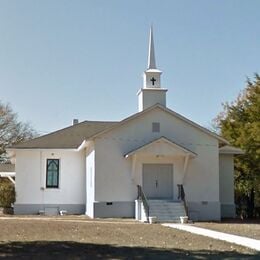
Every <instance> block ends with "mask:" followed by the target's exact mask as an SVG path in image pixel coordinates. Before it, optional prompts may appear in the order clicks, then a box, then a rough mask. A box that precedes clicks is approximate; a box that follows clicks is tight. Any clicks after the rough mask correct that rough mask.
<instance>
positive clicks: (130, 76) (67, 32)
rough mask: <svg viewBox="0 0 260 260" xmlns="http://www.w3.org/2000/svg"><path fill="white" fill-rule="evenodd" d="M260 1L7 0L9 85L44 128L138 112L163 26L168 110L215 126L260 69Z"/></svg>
mask: <svg viewBox="0 0 260 260" xmlns="http://www.w3.org/2000/svg"><path fill="white" fill-rule="evenodd" d="M259 10H260V1H257V0H256V1H253V0H251V1H239V0H225V1H221V0H218V1H217V0H215V1H209V0H204V1H201V0H196V1H193V0H190V1H188V0H186V1H185V0H184V1H173V0H168V1H167V0H164V1H154V0H150V1H140V0H131V1H123V0H117V1H115V0H102V1H101V0H95V1H86V0H84V1H83V0H82V1H80V0H74V1H66V0H55V1H53V0H45V1H39V0H30V1H29V0H23V1H20V0H12V1H10V0H1V1H0V39H1V41H0V91H1V97H0V100H2V101H3V102H5V103H10V104H11V106H12V107H13V109H14V110H15V111H16V112H17V113H18V114H19V119H20V120H22V121H25V122H30V123H31V124H32V126H33V127H34V128H35V129H36V130H37V131H38V132H40V133H46V132H50V131H52V130H56V129H59V128H62V127H65V126H68V125H70V124H71V121H72V119H73V118H78V119H79V120H80V121H83V120H121V119H123V118H124V117H126V116H129V115H130V114H133V113H135V112H137V96H136V93H137V91H138V89H139V88H140V87H141V86H142V73H143V71H144V70H145V69H146V66H147V51H148V32H149V26H150V24H151V23H153V26H154V40H155V52H156V60H157V66H158V68H160V69H161V70H162V71H163V75H162V86H163V87H165V88H168V89H169V90H168V94H167V104H168V107H169V108H171V109H173V110H175V111H176V112H178V113H180V114H182V115H184V116H186V117H188V118H189V119H191V120H193V121H195V122H197V123H199V124H201V125H203V126H209V125H210V122H211V120H212V119H213V118H214V117H215V116H216V115H217V113H219V112H220V111H221V110H222V107H221V103H222V102H225V101H231V100H233V99H235V97H236V96H237V95H238V93H239V91H240V90H241V89H243V88H244V86H245V81H246V77H247V76H249V77H251V78H252V77H253V75H254V73H255V72H260V15H259Z"/></svg>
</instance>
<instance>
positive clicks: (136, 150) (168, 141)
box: [124, 136, 197, 158]
mask: <svg viewBox="0 0 260 260" xmlns="http://www.w3.org/2000/svg"><path fill="white" fill-rule="evenodd" d="M159 142H164V143H166V144H168V145H170V146H172V147H174V148H177V149H178V150H180V151H182V152H183V153H185V154H189V155H191V156H192V157H195V156H197V154H196V153H194V152H192V151H191V150H189V149H187V148H186V147H184V146H182V145H180V144H177V143H176V142H174V141H172V140H170V139H168V138H166V137H165V136H161V137H159V138H157V139H155V140H153V141H150V142H148V143H146V144H143V145H141V146H139V147H137V148H135V149H134V150H131V151H129V152H128V153H126V154H125V155H124V157H125V158H128V157H129V156H131V155H134V154H136V153H137V152H140V151H142V150H145V149H146V148H148V147H150V146H152V145H153V144H155V143H159Z"/></svg>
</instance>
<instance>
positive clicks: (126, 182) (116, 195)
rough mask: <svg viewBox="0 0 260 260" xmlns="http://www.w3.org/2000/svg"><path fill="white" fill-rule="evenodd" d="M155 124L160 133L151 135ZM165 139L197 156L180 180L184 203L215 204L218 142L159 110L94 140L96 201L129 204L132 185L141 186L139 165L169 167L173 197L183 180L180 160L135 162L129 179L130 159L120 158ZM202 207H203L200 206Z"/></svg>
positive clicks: (217, 186) (134, 187) (165, 159)
mask: <svg viewBox="0 0 260 260" xmlns="http://www.w3.org/2000/svg"><path fill="white" fill-rule="evenodd" d="M153 122H159V123H160V126H161V127H160V128H161V131H160V133H152V123H153ZM160 136H165V137H167V138H169V139H171V140H173V141H175V142H177V143H178V144H180V145H182V146H184V147H186V148H188V149H190V150H192V151H193V152H195V153H197V155H198V156H197V157H196V158H195V159H194V160H191V161H190V163H189V166H188V169H187V175H186V178H185V179H184V185H185V186H184V187H185V192H186V197H187V200H190V201H194V202H199V203H201V202H203V203H204V202H205V201H208V202H210V201H212V202H219V161H218V140H216V139H215V138H213V137H211V136H209V135H208V134H206V133H203V132H202V131H200V130H198V129H197V128H195V127H193V126H191V125H189V124H187V123H186V122H184V121H182V120H180V119H178V118H176V117H173V116H172V115H170V114H169V113H166V112H164V111H162V110H160V109H156V110H152V111H150V112H148V113H147V114H144V115H143V116H142V117H140V118H137V119H135V120H132V121H130V122H128V123H126V124H125V125H122V126H121V127H119V128H116V129H114V130H113V131H110V132H108V133H106V134H104V135H103V136H102V137H100V138H97V139H96V140H95V151H96V160H97V162H98V164H97V165H96V176H95V178H96V190H95V200H96V201H119V200H122V201H123V200H124V201H133V200H134V199H136V194H137V193H136V184H142V183H141V173H142V171H141V169H142V166H141V165H142V163H148V162H154V163H162V162H165V163H173V164H174V189H175V190H174V194H175V196H176V194H177V191H176V189H177V187H176V185H177V184H178V183H181V181H182V180H183V172H182V169H183V167H182V165H183V163H184V159H183V158H177V157H176V158H160V159H155V158H141V157H139V158H137V161H136V173H137V176H136V178H135V179H134V180H133V178H132V167H133V165H132V159H125V158H124V157H123V155H124V154H126V153H128V152H129V151H131V150H134V149H136V148H137V147H139V146H140V145H142V144H145V143H148V142H149V141H151V140H154V139H156V138H158V137H160ZM203 205H205V203H204V204H203Z"/></svg>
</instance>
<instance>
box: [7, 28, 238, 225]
mask: <svg viewBox="0 0 260 260" xmlns="http://www.w3.org/2000/svg"><path fill="white" fill-rule="evenodd" d="M161 74H162V72H161V71H160V70H159V69H157V67H156V62H155V53H154V42H153V33H152V29H151V31H150V38H149V52H148V68H147V70H146V71H145V72H144V81H143V87H142V88H141V89H140V90H139V91H138V93H137V96H138V112H137V113H136V114H133V115H131V116H129V117H127V118H125V119H124V120H122V121H119V122H102V121H84V122H80V123H79V122H77V120H75V121H74V124H73V125H72V126H69V127H67V128H64V129H61V130H58V131H55V132H52V133H50V134H47V135H44V136H40V137H38V138H35V139H33V140H30V141H27V142H24V143H20V144H18V145H15V146H12V147H10V148H9V150H8V151H9V153H10V154H12V156H13V157H14V158H15V172H16V178H15V189H16V195H17V197H16V202H15V205H14V212H15V214H39V213H45V214H58V213H59V212H61V211H66V212H67V213H68V214H86V215H88V216H89V217H91V218H99V217H130V218H134V217H135V218H136V219H139V220H147V219H148V217H157V219H158V220H159V221H176V220H178V219H179V217H180V216H183V215H188V216H189V218H190V219H193V220H220V219H221V217H234V216H235V205H234V180H233V179H234V177H233V168H234V167H233V156H234V154H239V153H241V150H239V149H237V148H234V147H231V146H229V143H228V142H227V141H226V140H225V139H223V138H222V137H220V136H218V135H217V134H215V133H213V132H211V131H209V130H208V129H206V128H204V127H202V126H200V125H198V124H196V123H194V122H192V121H191V120H189V119H187V118H185V117H184V116H182V115H180V114H178V113H176V112H175V111H172V110H171V109H169V108H168V107H167V106H166V93H167V89H165V88H162V87H161V83H160V78H161Z"/></svg>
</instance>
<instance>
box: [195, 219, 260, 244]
mask: <svg viewBox="0 0 260 260" xmlns="http://www.w3.org/2000/svg"><path fill="white" fill-rule="evenodd" d="M195 226H197V227H202V228H208V229H212V230H216V231H220V232H225V233H229V234H233V235H238V236H245V237H249V238H254V239H258V240H260V221H259V223H256V222H248V221H247V222H242V221H235V220H233V221H224V222H219V223H217V222H199V223H195Z"/></svg>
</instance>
